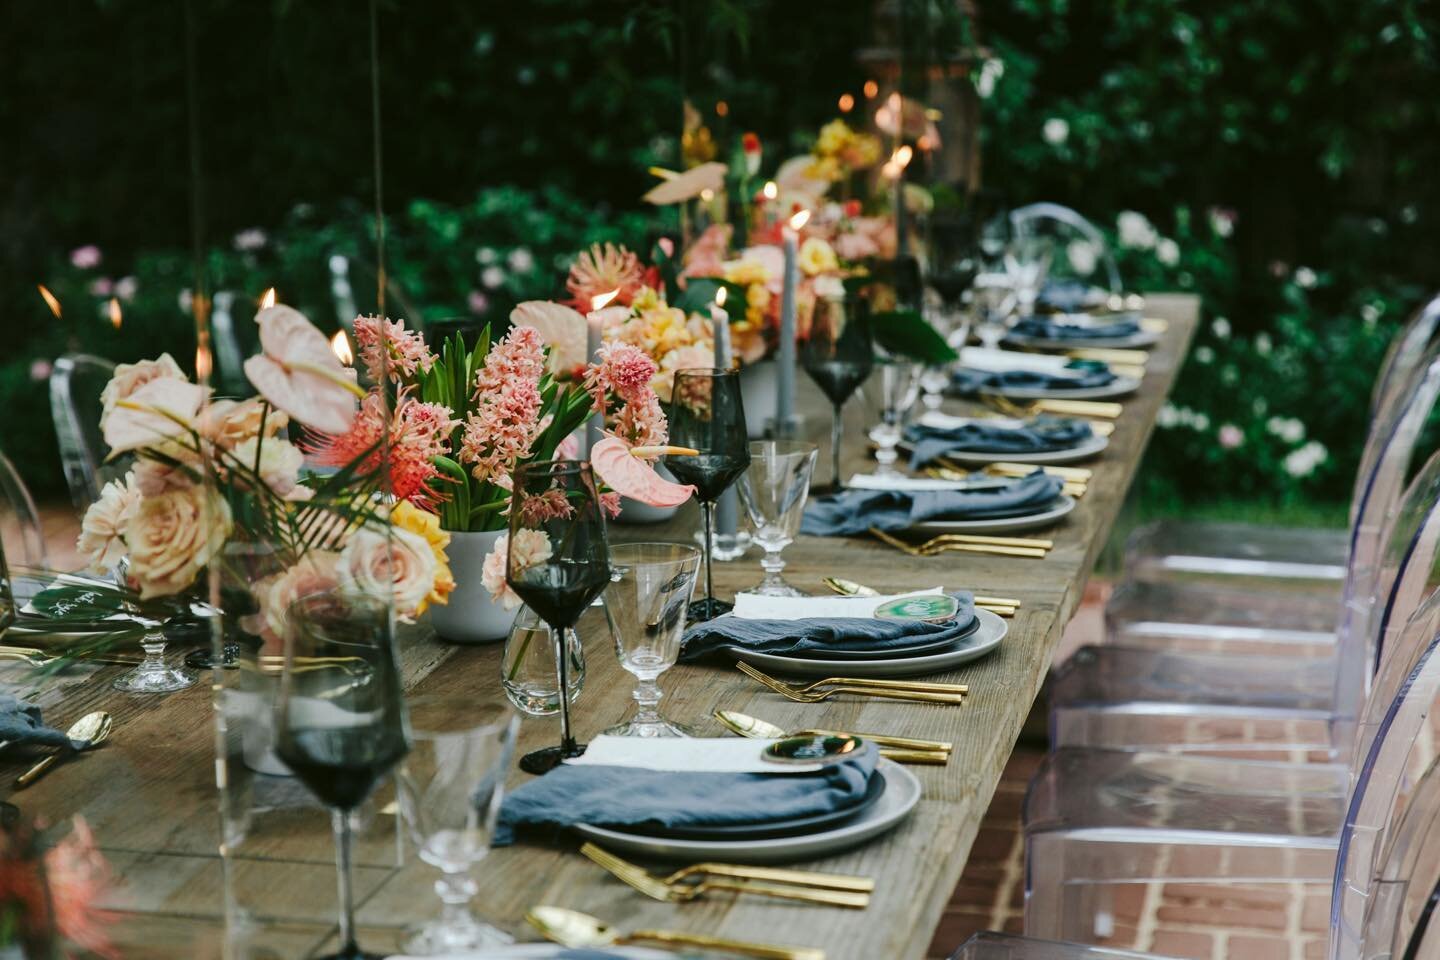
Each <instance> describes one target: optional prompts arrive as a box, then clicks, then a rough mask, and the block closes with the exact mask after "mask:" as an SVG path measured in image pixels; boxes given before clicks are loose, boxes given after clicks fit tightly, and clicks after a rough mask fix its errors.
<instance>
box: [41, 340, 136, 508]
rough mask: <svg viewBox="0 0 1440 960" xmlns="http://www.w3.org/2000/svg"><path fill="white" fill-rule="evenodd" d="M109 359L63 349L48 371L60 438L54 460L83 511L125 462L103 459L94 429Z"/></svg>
mask: <svg viewBox="0 0 1440 960" xmlns="http://www.w3.org/2000/svg"><path fill="white" fill-rule="evenodd" d="M114 373H115V364H114V363H112V362H111V361H109V360H106V359H105V358H103V357H95V356H91V355H90V354H87V353H68V354H66V355H65V356H63V357H61V358H60V359H58V360H56V361H55V366H54V368H53V369H52V370H51V373H50V416H51V418H52V419H53V420H54V421H55V436H56V438H57V439H58V440H59V442H60V462H61V465H62V466H63V467H64V468H65V482H66V483H67V484H68V485H69V487H70V499H71V501H72V502H74V504H75V508H76V509H77V510H79V511H80V512H82V513H83V512H84V511H85V510H86V509H87V508H89V506H90V504H92V503H94V502H95V501H96V500H97V499H99V497H100V488H101V487H103V486H104V485H105V484H106V483H107V482H108V481H110V480H113V479H115V478H116V477H118V476H123V475H124V472H125V469H126V467H125V464H124V463H117V462H114V461H112V462H111V463H106V462H105V454H106V452H107V451H106V447H105V440H104V438H103V437H102V435H101V433H100V394H101V392H102V391H103V390H104V389H105V385H106V384H107V383H109V382H110V378H111V377H112V376H113V375H114Z"/></svg>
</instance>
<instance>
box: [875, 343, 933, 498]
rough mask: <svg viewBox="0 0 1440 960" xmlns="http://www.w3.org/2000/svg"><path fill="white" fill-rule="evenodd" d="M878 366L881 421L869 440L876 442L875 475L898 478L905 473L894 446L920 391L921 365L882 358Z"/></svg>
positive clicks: (897, 359)
mask: <svg viewBox="0 0 1440 960" xmlns="http://www.w3.org/2000/svg"><path fill="white" fill-rule="evenodd" d="M879 367H880V370H879V377H878V378H877V379H878V380H879V383H878V384H876V386H877V388H878V403H877V404H876V406H877V407H878V409H877V410H876V413H877V415H878V416H879V419H880V422H879V423H877V424H875V426H873V427H871V428H870V439H871V440H873V441H874V442H875V464H876V467H875V476H877V477H899V476H901V475H902V474H901V473H900V471H899V470H897V469H895V461H896V459H897V458H898V456H899V455H898V454H897V453H896V450H895V448H896V447H897V446H899V444H900V438H901V431H902V430H903V429H904V427H905V418H906V417H908V416H909V415H910V408H911V407H913V406H915V399H916V396H917V395H918V394H919V392H920V370H921V367H920V365H919V364H918V363H912V362H910V361H908V360H902V359H899V358H894V357H892V358H887V359H885V360H882V361H881V362H880V363H879Z"/></svg>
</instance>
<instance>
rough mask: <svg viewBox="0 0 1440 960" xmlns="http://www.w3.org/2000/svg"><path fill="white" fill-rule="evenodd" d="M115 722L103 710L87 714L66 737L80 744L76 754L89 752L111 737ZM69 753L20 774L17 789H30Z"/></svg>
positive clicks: (42, 761) (64, 752)
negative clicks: (111, 729) (84, 751)
mask: <svg viewBox="0 0 1440 960" xmlns="http://www.w3.org/2000/svg"><path fill="white" fill-rule="evenodd" d="M114 722H115V721H114V720H113V719H112V718H111V716H110V714H108V713H106V712H105V711H103V710H96V711H95V712H94V713H87V714H85V716H83V717H81V718H80V719H79V720H76V721H75V722H74V723H72V724H71V725H70V729H69V730H66V731H65V736H67V737H69V738H70V739H71V740H72V741H74V742H76V743H78V744H80V746H79V748H78V749H77V750H76V751H75V752H77V753H78V752H79V751H80V750H89V749H91V748H93V747H98V746H99V745H100V744H102V743H104V742H105V738H106V737H108V736H110V728H111V726H113V725H114ZM69 752H70V751H68V750H62V751H61V752H59V753H52V754H50V756H48V757H46V758H45V759H44V760H41V761H40V762H39V763H37V764H35V766H33V767H31V768H30V769H29V770H26V771H25V772H24V773H22V774H20V778H19V779H18V780H16V781H15V786H16V788H23V787H28V786H30V784H32V783H34V782H35V781H36V780H39V779H40V777H41V775H43V774H44V773H45V771H46V770H49V769H50V768H51V767H53V766H54V765H55V764H56V763H58V762H59V761H60V758H61V757H63V756H67V755H68V754H69Z"/></svg>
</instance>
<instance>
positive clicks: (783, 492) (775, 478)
mask: <svg viewBox="0 0 1440 960" xmlns="http://www.w3.org/2000/svg"><path fill="white" fill-rule="evenodd" d="M819 455H820V448H819V447H817V446H816V445H815V444H813V443H806V442H804V441H801V440H755V441H752V442H751V444H750V467H749V469H748V470H746V471H745V476H743V477H741V478H740V502H741V503H743V504H745V513H746V515H747V516H749V518H750V523H751V524H752V525H753V526H754V527H755V542H756V543H758V544H760V546H761V547H763V548H764V549H765V556H764V557H763V558H761V560H760V566H761V567H762V568H764V570H765V578H764V579H763V580H761V581H760V584H759V586H756V587H753V588H752V589H750V590H749V591H748V592H749V593H758V594H760V595H761V596H766V597H803V596H805V594H804V592H803V591H800V590H797V589H795V588H794V587H792V586H791V585H790V584H788V583H786V582H785V578H784V577H782V576H781V575H780V571H781V570H783V569H785V561H784V560H782V559H780V551H782V550H784V549H785V548H786V547H787V546H789V545H790V542H791V541H792V540H794V539H795V534H797V533H799V532H800V519H801V517H802V515H803V514H804V513H805V501H806V500H807V499H809V496H810V478H811V477H812V476H813V475H814V473H815V461H816V459H817V458H818V457H819Z"/></svg>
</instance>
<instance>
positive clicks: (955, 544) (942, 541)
mask: <svg viewBox="0 0 1440 960" xmlns="http://www.w3.org/2000/svg"><path fill="white" fill-rule="evenodd" d="M870 535H871V536H872V537H874V538H875V539H877V540H879V541H880V542H881V543H884V544H887V545H889V546H892V547H894V548H895V549H896V550H899V551H900V552H901V553H907V554H909V555H910V556H912V557H935V556H939V555H940V554H942V553H982V554H989V555H991V556H1001V557H1023V558H1028V559H1032V560H1039V559H1044V557H1045V554H1046V553H1048V552H1049V551H1050V550H1051V549H1052V548H1053V547H1054V546H1055V544H1054V542H1053V541H1050V540H1043V539H1038V538H1030V537H979V536H974V535H971V534H965V533H942V534H939V535H937V536H934V537H931V538H930V539H929V540H926V541H925V542H924V543H921V544H912V543H909V542H907V541H905V540H902V539H900V538H899V537H897V536H895V535H894V534H892V533H886V532H885V531H884V530H881V529H880V528H878V527H871V528H870ZM977 541H978V542H977Z"/></svg>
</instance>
